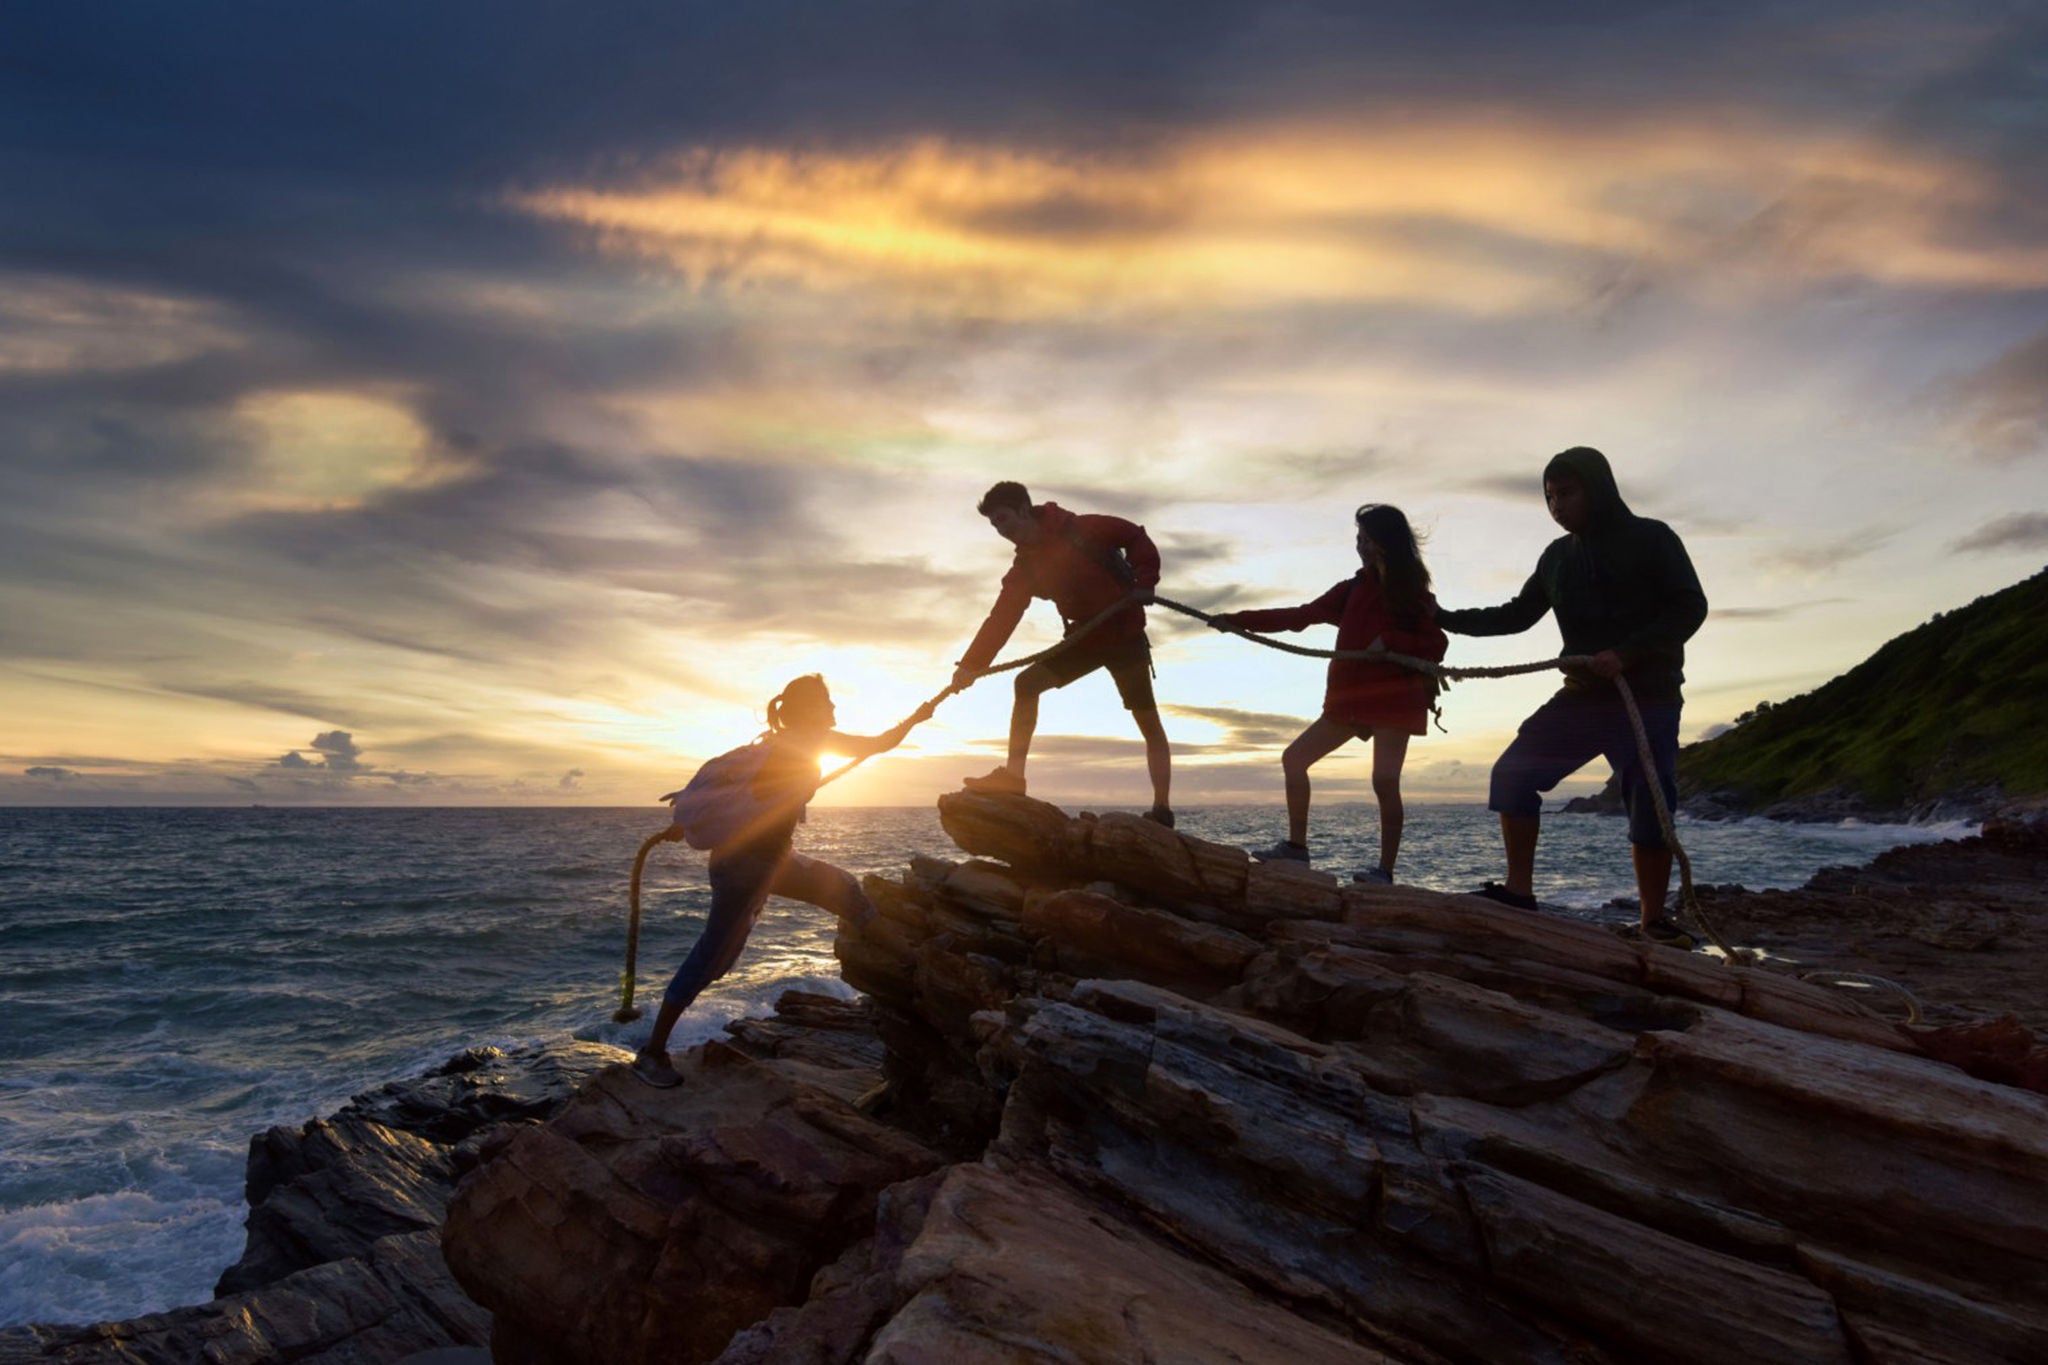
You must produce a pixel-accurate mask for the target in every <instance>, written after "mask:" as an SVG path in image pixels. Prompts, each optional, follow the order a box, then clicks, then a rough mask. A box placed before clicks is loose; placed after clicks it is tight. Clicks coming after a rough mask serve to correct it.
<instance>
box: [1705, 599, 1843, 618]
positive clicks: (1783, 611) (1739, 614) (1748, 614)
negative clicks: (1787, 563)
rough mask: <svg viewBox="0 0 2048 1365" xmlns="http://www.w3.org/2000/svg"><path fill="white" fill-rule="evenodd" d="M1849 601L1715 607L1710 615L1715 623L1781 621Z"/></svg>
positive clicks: (1831, 600)
mask: <svg viewBox="0 0 2048 1365" xmlns="http://www.w3.org/2000/svg"><path fill="white" fill-rule="evenodd" d="M1849 600H1851V599H1849V598H1846V597H1816V598H1814V599H1812V600H1811V601H1806V602H1787V603H1785V604H1784V605H1782V606H1776V607H1715V608H1713V611H1712V614H1713V618H1714V619H1715V620H1716V621H1782V620H1784V619H1785V618H1786V617H1789V616H1797V615H1799V614H1800V613H1801V612H1806V611H1812V610H1813V609H1815V608H1816V607H1835V606H1840V605H1841V604H1842V603H1844V602H1847V601H1849Z"/></svg>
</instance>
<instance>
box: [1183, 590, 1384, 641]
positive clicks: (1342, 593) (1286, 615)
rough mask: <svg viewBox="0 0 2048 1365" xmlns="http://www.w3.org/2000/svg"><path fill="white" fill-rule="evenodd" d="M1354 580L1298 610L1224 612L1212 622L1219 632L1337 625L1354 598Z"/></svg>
mask: <svg viewBox="0 0 2048 1365" xmlns="http://www.w3.org/2000/svg"><path fill="white" fill-rule="evenodd" d="M1351 584H1352V580H1351V579H1348V578H1347V579H1345V580H1344V581H1343V582H1342V583H1339V584H1338V585H1337V586H1336V587H1334V588H1332V589H1330V590H1329V591H1328V592H1326V593H1324V594H1323V595H1322V596H1321V597H1318V598H1317V599H1316V600H1315V601H1313V602H1304V603H1302V604H1301V605H1300V606H1298V607H1266V608H1263V609H1261V610H1258V611H1226V612H1220V613H1218V614H1217V615H1215V616H1213V617H1211V618H1210V620H1209V624H1210V625H1212V626H1214V627H1216V628H1217V629H1219V630H1255V631H1259V632H1261V633H1268V632H1272V631H1276V630H1307V629H1308V628H1309V627H1310V626H1334V625H1336V624H1337V623H1338V622H1339V621H1341V620H1342V619H1343V618H1344V601H1345V599H1346V598H1347V597H1349V596H1350V595H1351Z"/></svg>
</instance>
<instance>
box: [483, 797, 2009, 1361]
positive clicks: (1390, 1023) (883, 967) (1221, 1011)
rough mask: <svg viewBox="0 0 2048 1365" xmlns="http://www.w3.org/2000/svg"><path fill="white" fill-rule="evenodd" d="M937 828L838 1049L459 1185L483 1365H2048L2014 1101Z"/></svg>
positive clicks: (640, 1112) (758, 1049)
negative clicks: (487, 1341)
mask: <svg viewBox="0 0 2048 1365" xmlns="http://www.w3.org/2000/svg"><path fill="white" fill-rule="evenodd" d="M940 809H941V815H942V818H943V820H944V822H945V826H946V829H947V831H948V833H949V834H950V835H951V836H952V837H953V838H954V840H955V842H957V843H958V844H959V845H960V846H961V848H962V849H963V850H965V851H966V852H967V853H969V854H970V855H973V856H972V857H970V858H969V859H968V860H965V861H960V862H941V861H936V860H923V859H920V860H917V861H916V862H914V863H913V865H912V867H911V868H910V869H909V871H908V873H907V874H906V875H904V876H903V877H902V878H900V879H897V880H885V879H873V878H871V879H870V880H869V882H868V890H869V893H870V895H871V896H872V897H873V898H874V899H875V901H876V902H877V904H878V905H879V906H880V908H881V910H882V916H881V918H880V919H879V920H878V921H877V922H875V923H874V924H873V925H872V926H871V927H870V928H869V929H868V930H867V931H866V932H864V933H854V932H852V931H850V930H848V931H843V932H842V936H841V938H840V940H839V945H838V950H839V955H840V959H841V962H842V966H843V970H844V974H845V977H846V979H847V981H848V982H849V983H850V984H852V985H853V986H855V987H856V988H857V989H859V990H860V991H862V992H864V993H865V995H866V1001H865V1002H864V1003H863V1004H862V1005H859V1006H846V1005H832V1004H831V1003H829V1002H822V1001H815V1000H812V1001H802V1000H800V1001H795V1002H792V1005H791V1007H789V1008H786V1009H785V1010H784V1012H783V1014H782V1015H781V1016H779V1017H778V1019H777V1020H775V1021H768V1022H765V1023H761V1024H755V1025H748V1026H742V1027H741V1028H739V1029H738V1030H736V1036H735V1038H734V1040H733V1041H732V1042H731V1043H718V1044H709V1045H706V1046H705V1047H704V1048H703V1049H700V1050H698V1051H697V1052H695V1053H693V1054H692V1055H691V1056H690V1057H688V1058H685V1059H683V1060H682V1068H683V1070H684V1071H685V1073H686V1075H687V1077H688V1080H687V1082H686V1084H685V1085H684V1086H683V1087H682V1088H681V1089H680V1090H676V1091H668V1092H658V1091H653V1090H649V1089H647V1088H645V1087H642V1086H640V1085H639V1084H638V1083H637V1082H636V1081H634V1080H633V1079H632V1078H631V1077H630V1076H629V1075H628V1074H627V1073H626V1072H625V1070H624V1069H623V1068H621V1069H615V1070H612V1071H608V1072H606V1073H605V1074H603V1075H602V1076H600V1077H599V1078H598V1079H597V1080H596V1081H594V1082H593V1083H591V1084H590V1085H588V1086H586V1087H585V1088H584V1090H583V1091H582V1092H581V1093H580V1094H579V1095H578V1096H577V1098H576V1099H575V1101H574V1102H572V1104H571V1105H570V1106H569V1107H568V1108H567V1109H565V1110H564V1111H563V1112H562V1113H561V1114H560V1115H559V1116H557V1117H556V1118H555V1119H553V1120H552V1121H550V1122H549V1123H547V1124H544V1125H538V1126H533V1127H529V1128H526V1129H524V1130H520V1131H512V1132H508V1134H507V1136H506V1137H505V1138H504V1139H503V1140H502V1141H501V1142H500V1143H498V1144H497V1145H496V1147H495V1148H491V1149H487V1150H486V1151H485V1152H484V1153H483V1156H484V1158H485V1159H484V1161H483V1163H482V1164H481V1165H480V1166H479V1167H478V1168H477V1169H476V1170H475V1171H474V1172H473V1173H472V1174H471V1175H470V1176H468V1177H467V1178H466V1179H465V1182H464V1184H463V1186H462V1188H461V1191H460V1192H459V1194H458V1196H457V1197H456V1199H455V1201H454V1203H453V1205H452V1206H451V1210H450V1215H449V1219H448V1225H447V1228H446V1232H445V1247H446V1251H447V1255H448V1259H449V1263H450V1265H451V1267H452V1268H453V1270H454V1272H455V1274H456V1276H457V1277H458V1279H459V1280H460V1281H461V1283H462V1284H463V1285H464V1286H465V1287H466V1288H467V1289H468V1290H469V1292H470V1293H471V1295H472V1296H473V1297H474V1298H475V1299H476V1300H477V1301H478V1302H479V1303H481V1304H483V1305H484V1306H486V1307H487V1308H489V1309H490V1310H491V1311H492V1312H493V1313H494V1314H495V1324H496V1325H495V1329H494V1335H493V1351H494V1353H495V1355H496V1358H497V1359H498V1360H500V1361H501V1362H504V1365H523V1363H527V1362H531V1363H533V1365H539V1363H541V1362H563V1361H584V1360H603V1361H639V1360H655V1359H660V1360H714V1359H715V1360H720V1361H723V1362H726V1365H738V1363H739V1362H768V1361H776V1362H781V1361H794V1362H818V1363H819V1365H823V1363H824V1362H843V1361H857V1360H863V1361H875V1362H912V1361H918V1362H923V1361H931V1362H939V1361H946V1362H956V1361H981V1360H990V1361H994V1360H1003V1361H1013V1360H1014V1361H1029V1360H1048V1361H1049V1360H1079V1361H1125V1360H1129V1361H1149V1360H1164V1359H1173V1360H1188V1361H1207V1360H1216V1361H1224V1360H1240V1361H1242V1360H1279V1359H1289V1360H1291V1359H1303V1360H1314V1361H1321V1360H1333V1361H1334V1360H1346V1361H1350V1360H1356V1361H1390V1360H1391V1361H1414V1362H1436V1361H1449V1360H1485V1361H1555V1362H1566V1361H1570V1362H1577V1363H1580V1365H1584V1363H1585V1362H1622V1361H1636V1360H1645V1359H1659V1360H1678V1361H1703V1362H1704V1361H1729V1362H1733V1361H1741V1362H1743V1365H1753V1362H1755V1361H1758V1360H1770V1361H1808V1360H1811V1361H1837V1360H1839V1361H1856V1362H1860V1363H1864V1365H1868V1363H1871V1362H1893V1361H1899V1362H1903V1361H1909V1360H1910V1361H1951V1362H1989V1361H2001V1360H2002V1361H2017V1360H2041V1359H2048V1312H2044V1311H2043V1308H2042V1305H2043V1304H2044V1303H2048V1183H2044V1182H2043V1181H2042V1180H2041V1178H2040V1173H2041V1171H2042V1170H2044V1169H2048V1164H2044V1159H2048V1098H2044V1097H2042V1096H2040V1095H2037V1094H2032V1093H2028V1092H2026V1091H2023V1090H2019V1089H2015V1088H2009V1087H2006V1086H2003V1085H1999V1084H1996V1083H1992V1082H1988V1081H1985V1080H1981V1079H1977V1078H1974V1077H1972V1076H1969V1075H1966V1074H1964V1073H1963V1072H1962V1071H1960V1070H1958V1069H1956V1068H1954V1067H1952V1066H1949V1065H1946V1064H1944V1063H1941V1062H1937V1061H1934V1060H1931V1059H1929V1058H1928V1057H1926V1056H1924V1055H1922V1048H1921V1044H1920V1042H1919V1040H1918V1039H1916V1037H1914V1036H1913V1035H1911V1034H1909V1033H1908V1032H1907V1031H1905V1030H1902V1029H1900V1028H1899V1027H1897V1026H1896V1025H1894V1024H1893V1023H1891V1022H1888V1021H1886V1020H1884V1019H1882V1018H1879V1017H1878V1016H1876V1015H1874V1014H1872V1013H1869V1012H1868V1011H1866V1010H1864V1009H1863V1008H1861V1007H1859V1006H1858V1005H1856V1004H1854V1003H1852V1002H1849V1001H1845V1000H1844V999H1843V998H1841V997H1840V996H1839V995H1836V994H1832V993H1830V992H1828V991H1826V990H1825V989H1823V988H1821V987H1818V986H1814V985H1809V984H1806V983H1803V982H1800V981H1798V980H1796V979H1791V978H1788V977H1785V976H1781V975H1776V974H1773V973H1772V972H1770V971H1767V970H1763V969H1757V968H1743V967H1729V966H1724V965H1722V964H1721V963H1719V962H1717V961H1715V960H1712V959H1710V958H1707V957H1704V956H1700V955H1689V954H1685V953H1681V952H1677V951H1675V950H1671V949H1667V948H1661V947H1655V946H1650V945H1645V944H1637V943H1628V942H1623V941H1621V940H1619V939H1617V938H1615V937H1614V936H1613V935H1611V934H1609V933H1607V932H1605V931H1604V930H1601V929H1598V928H1595V927H1593V926H1589V925H1584V924H1579V923H1575V922H1570V921H1564V920H1559V919H1553V918H1550V917H1547V916H1543V915H1537V914H1524V913H1521V912H1517V911H1513V910H1509V909H1506V908H1504V907H1500V906H1496V905H1494V904H1492V903H1490V902H1484V901H1478V900H1474V899H1471V898H1465V897H1451V896H1443V895H1438V894H1434V893H1430V892H1425V891H1420V890H1415V889H1408V888H1399V887H1392V888H1390V887H1379V886H1363V885H1359V886H1340V885H1339V884H1337V883H1336V882H1335V881H1333V880H1332V879H1330V878H1328V877H1327V876H1323V875H1321V874H1317V873H1315V872H1312V871H1308V870H1306V869H1302V868H1298V867H1273V866H1268V865H1261V864H1257V863H1253V862H1251V861H1250V860H1249V859H1248V858H1246V856H1245V855H1244V854H1243V853H1242V852H1241V851H1239V850H1235V849H1230V848H1224V847H1221V846H1217V845H1210V844H1204V843H1202V842H1200V841H1197V840H1192V839H1187V838H1184V837H1182V836H1179V835H1176V834H1174V833H1172V832H1170V831H1167V830H1165V829H1162V828H1160V827H1158V826H1156V825H1152V824H1150V823H1148V822H1145V821H1142V820H1138V819H1136V818H1133V817H1126V816H1115V815H1110V816H1103V817H1101V818H1100V819H1095V818H1090V817H1083V818H1081V819H1069V818H1068V817H1067V816H1066V815H1065V814H1063V813H1062V812H1060V811H1059V810H1057V809H1056V808H1054V807H1051V806H1048V805H1045V804H1044V803H1041V802H1036V801H1031V800H1028V799H1025V798H1021V797H988V796H977V795H969V794H965V793H962V794H957V795H954V796H950V797H947V798H945V799H943V800H942V801H941V803H940Z"/></svg>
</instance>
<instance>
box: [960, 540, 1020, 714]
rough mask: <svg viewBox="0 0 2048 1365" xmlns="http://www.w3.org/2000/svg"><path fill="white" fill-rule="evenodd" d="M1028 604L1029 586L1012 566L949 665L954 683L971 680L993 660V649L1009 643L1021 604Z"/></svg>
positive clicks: (998, 648)
mask: <svg viewBox="0 0 2048 1365" xmlns="http://www.w3.org/2000/svg"><path fill="white" fill-rule="evenodd" d="M1030 605H1031V589H1030V587H1029V586H1028V585H1027V584H1026V583H1025V581H1024V576H1023V574H1022V572H1021V571H1020V570H1017V569H1014V568H1013V569H1011V570H1010V571H1009V572H1008V573H1006V574H1004V575H1003V590H1002V591H1001V592H999V593H997V594H996V602H995V605H994V606H992V607H990V608H989V611H988V618H987V619H986V620H984V621H983V622H982V623H981V629H980V630H978V631H976V632H975V633H974V641H973V643H971V644H969V645H968V646H967V652H966V653H964V654H962V655H961V656H960V662H959V664H958V665H957V666H956V667H955V668H954V669H953V686H954V687H956V688H958V687H965V686H966V685H967V684H968V683H970V682H972V681H973V680H974V676H975V674H977V673H979V672H981V671H982V670H983V669H985V668H987V667H988V666H989V665H990V664H991V663H993V662H994V661H995V657H996V653H997V651H999V650H1001V649H1002V647H1003V646H1004V645H1006V644H1008V643H1009V641H1010V634H1011V632H1012V631H1014V630H1016V629H1017V623H1018V622H1019V621H1021V620H1023V619H1024V608H1026V607H1028V606H1030Z"/></svg>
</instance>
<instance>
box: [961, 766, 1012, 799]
mask: <svg viewBox="0 0 2048 1365" xmlns="http://www.w3.org/2000/svg"><path fill="white" fill-rule="evenodd" d="M960 785H961V786H963V787H965V788H966V789H967V790H968V791H971V792H982V793H985V794H986V795H989V796H1022V795H1023V794H1024V779H1023V778H1022V777H1019V776H1018V775H1017V774H1016V773H1013V772H1011V771H1010V766H1009V764H1007V763H1006V764H1004V765H1003V766H1001V767H999V768H997V769H996V770H995V771H994V772H991V773H990V774H989V775H988V776H987V777H970V778H967V779H966V780H965V781H963V782H961V784H960Z"/></svg>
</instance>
